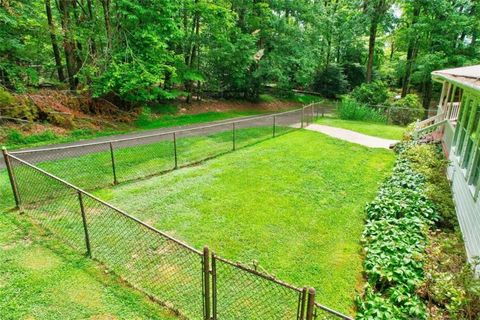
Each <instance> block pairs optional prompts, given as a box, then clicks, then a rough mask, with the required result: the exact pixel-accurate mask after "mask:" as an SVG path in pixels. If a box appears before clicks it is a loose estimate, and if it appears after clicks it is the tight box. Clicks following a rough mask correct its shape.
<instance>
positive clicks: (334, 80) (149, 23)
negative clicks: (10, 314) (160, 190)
mask: <svg viewBox="0 0 480 320" xmlns="http://www.w3.org/2000/svg"><path fill="white" fill-rule="evenodd" d="M479 15H480V9H479V6H478V3H477V2H476V1H474V0H461V1H451V0H433V1H407V0H353V1H347V0H329V1H309V0H299V1H291V0H252V1H246V0H219V1H211V0H179V1H173V0H164V1H155V0H141V1H137V0H135V1H134V0H118V1H111V0H57V1H51V0H1V1H0V40H1V41H0V85H1V86H4V87H6V88H8V89H11V90H17V91H22V90H26V89H28V88H29V87H38V86H45V85H49V86H52V85H54V86H57V87H64V88H69V89H71V90H81V91H83V92H87V93H91V94H93V95H94V96H104V97H108V98H109V99H110V100H112V101H115V102H122V105H125V106H130V105H138V104H144V103H145V102H153V103H155V102H158V101H162V100H165V99H173V98H176V97H179V96H182V95H183V96H186V97H187V99H189V100H190V99H191V98H192V97H194V96H201V95H206V94H209V95H216V96H217V95H218V96H222V97H244V98H249V99H256V98H258V96H259V93H260V90H261V87H262V85H275V86H277V87H278V88H281V89H292V88H297V89H307V90H319V91H320V92H322V94H324V95H325V96H327V97H335V96H337V95H339V94H342V93H344V91H345V90H348V89H353V88H355V87H357V86H359V85H360V84H362V83H363V82H365V81H366V82H368V83H370V82H372V81H378V80H380V81H383V82H384V83H386V84H387V85H388V86H390V87H393V88H396V89H398V91H399V92H400V91H401V96H402V97H405V96H406V95H407V94H408V93H409V91H410V90H414V91H415V92H421V93H422V94H423V101H422V105H423V106H424V107H426V106H427V105H428V104H429V102H430V100H431V97H432V94H433V93H434V92H433V88H432V81H431V78H430V72H431V71H432V70H434V69H440V68H444V67H450V66H459V65H465V64H471V63H475V62H476V61H478V50H479V45H478V41H477V37H478V32H479V30H480V23H479V22H478V21H480V19H478V17H479ZM374 83H380V82H374ZM378 98H381V100H383V96H379V97H378ZM365 102H366V101H365ZM375 102H383V101H375Z"/></svg>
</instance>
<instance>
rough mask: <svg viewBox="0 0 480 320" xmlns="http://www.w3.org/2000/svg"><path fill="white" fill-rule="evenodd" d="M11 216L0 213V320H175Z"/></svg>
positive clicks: (99, 269) (155, 305)
mask: <svg viewBox="0 0 480 320" xmlns="http://www.w3.org/2000/svg"><path fill="white" fill-rule="evenodd" d="M14 215H16V213H9V214H6V213H2V214H1V215H0V318H1V319H3V320H17V319H48V320H50V319H59V320H60V319H61V320H64V319H164V320H166V319H176V317H174V316H173V315H171V314H170V313H169V312H167V311H165V309H163V308H161V307H160V306H159V305H157V304H154V303H152V302H151V301H150V300H148V299H147V298H146V297H145V296H143V295H142V294H140V293H138V292H137V291H135V290H133V289H130V288H128V287H126V286H125V285H122V284H121V282H120V281H119V280H118V279H116V278H115V277H114V276H113V275H108V274H106V273H105V272H104V270H103V269H102V268H101V267H99V266H98V265H97V264H96V263H95V262H93V261H92V260H90V259H87V258H85V257H83V256H81V255H79V254H78V253H74V252H73V251H71V249H68V248H67V247H65V246H64V245H63V244H60V243H59V242H58V241H56V240H54V239H52V238H47V237H46V236H45V235H44V234H42V233H41V231H40V230H39V229H38V228H37V227H35V226H33V225H31V224H30V223H29V222H28V221H27V219H26V218H25V217H18V216H17V217H15V216H14Z"/></svg>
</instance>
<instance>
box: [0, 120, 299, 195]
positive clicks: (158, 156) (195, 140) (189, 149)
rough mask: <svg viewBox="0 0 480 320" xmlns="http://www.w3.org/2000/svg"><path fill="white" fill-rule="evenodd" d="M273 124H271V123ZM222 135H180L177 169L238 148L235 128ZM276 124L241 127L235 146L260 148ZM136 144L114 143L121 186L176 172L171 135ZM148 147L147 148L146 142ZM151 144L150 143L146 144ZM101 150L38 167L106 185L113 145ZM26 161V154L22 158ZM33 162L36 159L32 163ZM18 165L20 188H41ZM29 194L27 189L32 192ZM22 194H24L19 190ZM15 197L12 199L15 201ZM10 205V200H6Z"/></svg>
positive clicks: (87, 185) (87, 184)
mask: <svg viewBox="0 0 480 320" xmlns="http://www.w3.org/2000/svg"><path fill="white" fill-rule="evenodd" d="M266 121H267V122H268V120H266ZM218 130H219V131H218V132H213V133H209V134H205V135H202V132H201V131H187V132H182V133H179V134H178V135H177V138H176V146H177V147H176V150H177V151H176V155H177V156H176V158H177V165H178V167H182V166H188V165H191V164H193V163H197V162H199V161H203V160H205V159H208V158H211V157H215V156H218V155H222V154H225V153H228V152H231V151H232V150H233V132H232V125H231V124H229V125H224V126H221V127H219V128H218ZM292 130H295V129H294V128H291V127H288V126H277V128H276V134H277V135H281V134H283V133H285V132H288V131H292ZM272 135H273V130H272V127H271V126H258V127H248V128H240V129H236V131H235V147H236V148H237V149H239V148H242V147H245V146H248V145H251V144H255V143H258V142H261V141H264V140H267V139H270V138H272ZM134 143H135V144H136V145H134V146H128V145H127V146H125V145H120V146H119V145H117V144H114V158H115V172H116V178H117V181H118V182H125V181H130V180H133V179H138V178H145V177H148V176H151V175H155V174H159V173H162V172H166V171H169V170H173V169H174V168H175V152H174V142H173V139H172V135H162V136H158V137H155V138H154V139H152V140H150V141H144V140H141V139H140V140H137V141H134ZM141 143H144V144H141ZM145 143H148V144H145ZM96 148H97V150H95V151H97V152H95V153H90V154H86V155H81V156H75V154H76V153H77V154H78V151H77V150H80V151H81V148H80V149H67V151H66V152H65V156H66V158H64V159H59V160H53V161H43V162H39V163H35V165H36V166H38V167H40V168H42V169H44V170H46V171H47V172H49V173H51V174H53V175H55V176H57V177H59V178H62V179H65V180H66V181H68V182H70V183H72V184H74V185H76V186H78V187H80V188H83V189H86V190H92V189H96V188H99V187H106V186H109V185H112V184H113V181H114V177H113V169H112V159H111V154H110V149H109V146H108V144H103V145H100V146H98V147H96ZM20 157H21V155H20ZM29 161H32V160H29ZM12 163H13V165H14V166H16V169H15V174H16V178H17V180H18V184H19V186H20V187H19V189H22V186H23V187H26V188H28V189H29V188H30V186H31V185H35V186H36V189H42V176H39V177H38V178H39V180H38V181H34V180H32V179H33V177H32V174H31V173H30V171H31V170H27V172H25V173H24V172H23V169H22V168H21V167H23V166H24V165H20V166H17V164H18V163H17V162H16V161H12ZM4 176H5V180H4V179H2V184H1V185H0V187H1V188H2V189H0V193H2V194H5V195H6V194H7V192H8V191H9V190H8V189H10V186H9V182H8V179H7V175H6V172H4ZM27 191H28V190H27ZM20 193H22V190H20ZM11 198H12V197H10V200H11ZM7 201H8V199H7Z"/></svg>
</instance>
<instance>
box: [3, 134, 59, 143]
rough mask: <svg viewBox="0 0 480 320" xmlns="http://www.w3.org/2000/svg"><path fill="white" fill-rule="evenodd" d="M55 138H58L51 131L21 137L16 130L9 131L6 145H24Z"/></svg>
mask: <svg viewBox="0 0 480 320" xmlns="http://www.w3.org/2000/svg"><path fill="white" fill-rule="evenodd" d="M56 138H58V136H57V135H56V134H55V133H54V132H53V131H50V130H47V131H45V132H42V133H39V134H30V135H23V134H22V133H20V132H18V131H17V130H11V131H10V132H9V133H8V134H7V137H6V143H7V144H9V145H24V144H32V143H37V142H43V141H50V140H53V139H56Z"/></svg>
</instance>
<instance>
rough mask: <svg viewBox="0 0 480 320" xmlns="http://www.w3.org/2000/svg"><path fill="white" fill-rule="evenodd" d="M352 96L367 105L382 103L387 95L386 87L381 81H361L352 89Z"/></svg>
mask: <svg viewBox="0 0 480 320" xmlns="http://www.w3.org/2000/svg"><path fill="white" fill-rule="evenodd" d="M352 97H353V98H354V99H355V100H357V101H358V102H359V103H361V104H366V105H368V106H377V105H383V104H384V103H385V102H386V101H387V100H388V97H389V94H388V87H387V86H386V85H385V83H383V82H381V81H374V82H371V83H363V84H362V85H361V86H359V87H357V88H355V89H354V90H353V91H352Z"/></svg>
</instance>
